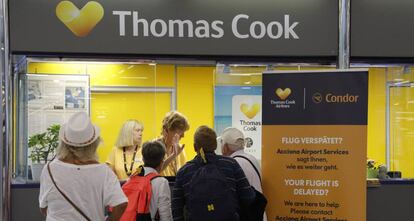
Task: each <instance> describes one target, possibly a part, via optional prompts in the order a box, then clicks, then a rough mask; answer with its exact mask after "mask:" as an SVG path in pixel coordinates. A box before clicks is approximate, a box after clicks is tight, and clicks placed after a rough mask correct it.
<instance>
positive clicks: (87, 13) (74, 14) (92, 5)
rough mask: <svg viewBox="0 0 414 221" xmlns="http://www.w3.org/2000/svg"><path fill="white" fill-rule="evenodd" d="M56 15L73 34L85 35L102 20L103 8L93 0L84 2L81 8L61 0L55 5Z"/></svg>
mask: <svg viewBox="0 0 414 221" xmlns="http://www.w3.org/2000/svg"><path fill="white" fill-rule="evenodd" d="M56 16H57V17H58V18H59V20H60V21H61V22H62V23H63V24H65V25H66V27H67V28H68V29H69V30H70V31H72V33H73V34H74V35H76V36H78V37H85V36H87V35H88V34H89V33H90V32H91V31H92V30H93V29H94V28H95V26H96V25H97V24H98V23H99V22H100V21H101V20H102V18H103V16H104V9H103V7H102V5H101V4H99V3H98V2H95V1H90V2H88V3H86V5H84V6H83V8H81V9H79V8H78V7H76V6H75V5H74V4H73V3H72V2H70V1H62V2H60V3H59V4H58V5H57V6H56Z"/></svg>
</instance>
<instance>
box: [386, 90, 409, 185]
mask: <svg viewBox="0 0 414 221" xmlns="http://www.w3.org/2000/svg"><path fill="white" fill-rule="evenodd" d="M390 95H391V96H390V98H391V99H390V152H391V168H390V169H391V170H399V171H401V172H402V175H403V177H406V178H408V177H410V178H412V177H414V164H413V159H412V158H413V154H414V151H413V148H412V145H413V143H414V124H413V121H414V114H413V113H414V103H413V101H414V88H412V87H392V88H391V89H390Z"/></svg>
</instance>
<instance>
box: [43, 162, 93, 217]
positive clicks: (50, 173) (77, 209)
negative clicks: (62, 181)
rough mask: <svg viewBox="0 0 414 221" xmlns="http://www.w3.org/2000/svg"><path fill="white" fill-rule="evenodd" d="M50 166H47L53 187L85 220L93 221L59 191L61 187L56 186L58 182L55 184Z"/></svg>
mask: <svg viewBox="0 0 414 221" xmlns="http://www.w3.org/2000/svg"><path fill="white" fill-rule="evenodd" d="M49 164H50V162H49V163H48V164H47V171H48V172H49V176H50V179H52V182H53V185H55V187H56V189H57V190H58V191H59V193H60V194H62V196H63V198H65V200H66V201H68V202H69V203H70V205H72V206H73V208H75V209H76V211H78V212H79V213H80V214H81V215H82V216H83V218H85V219H86V220H87V221H91V219H89V218H88V217H87V216H86V215H85V213H83V212H82V210H80V209H79V208H78V207H77V206H76V205H75V204H74V203H73V202H72V201H71V200H70V199H69V198H68V197H67V196H66V195H65V194H64V193H63V192H62V190H60V189H59V187H58V186H57V184H56V182H55V179H54V178H53V176H52V172H51V171H50V166H49Z"/></svg>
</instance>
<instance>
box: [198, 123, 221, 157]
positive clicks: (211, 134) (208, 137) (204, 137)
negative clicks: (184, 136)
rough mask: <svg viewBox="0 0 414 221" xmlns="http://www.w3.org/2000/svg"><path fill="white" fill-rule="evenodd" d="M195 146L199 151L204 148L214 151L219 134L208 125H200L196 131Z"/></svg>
mask: <svg viewBox="0 0 414 221" xmlns="http://www.w3.org/2000/svg"><path fill="white" fill-rule="evenodd" d="M194 147H195V149H196V150H197V151H198V150H199V149H200V148H203V150H204V151H206V152H213V151H215V150H216V149H217V135H216V132H215V131H214V130H213V129H211V128H209V127H207V126H200V127H199V128H197V130H196V132H195V133H194Z"/></svg>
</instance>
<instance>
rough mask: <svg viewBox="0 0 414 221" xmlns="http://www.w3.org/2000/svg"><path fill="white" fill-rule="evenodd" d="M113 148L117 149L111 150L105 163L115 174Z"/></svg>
mask: <svg viewBox="0 0 414 221" xmlns="http://www.w3.org/2000/svg"><path fill="white" fill-rule="evenodd" d="M115 148H117V147H113V148H112V150H111V153H109V156H108V159H106V161H105V163H106V165H108V166H109V168H111V170H112V171H114V173H115V174H116V171H115V152H116V149H115Z"/></svg>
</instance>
